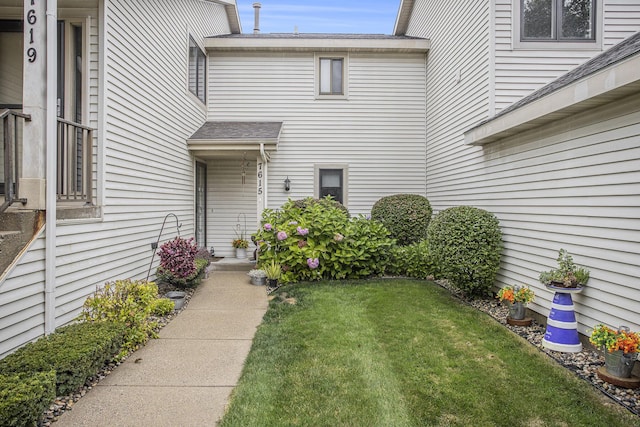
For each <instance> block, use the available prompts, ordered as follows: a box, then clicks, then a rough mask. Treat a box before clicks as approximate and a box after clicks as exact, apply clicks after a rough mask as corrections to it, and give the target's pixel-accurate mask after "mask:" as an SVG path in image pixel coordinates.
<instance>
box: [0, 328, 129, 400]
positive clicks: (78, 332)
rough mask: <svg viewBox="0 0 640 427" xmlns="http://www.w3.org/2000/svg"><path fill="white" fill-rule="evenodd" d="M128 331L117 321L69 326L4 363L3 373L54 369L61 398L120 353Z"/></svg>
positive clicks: (1, 361)
mask: <svg viewBox="0 0 640 427" xmlns="http://www.w3.org/2000/svg"><path fill="white" fill-rule="evenodd" d="M126 329H127V327H126V326H125V325H124V324H122V323H114V322H101V323H87V322H83V323H76V324H73V325H69V326H65V327H63V328H60V329H58V331H56V332H55V333H53V334H51V335H49V336H47V337H43V338H40V339H39V340H37V341H35V342H32V343H29V344H27V345H25V346H24V347H22V348H20V349H18V350H17V351H16V352H15V353H12V354H10V355H9V356H7V357H5V358H4V359H2V360H0V374H2V375H13V374H20V373H34V372H49V371H51V370H54V371H55V372H56V393H57V395H59V396H63V395H67V394H69V393H71V392H73V391H74V390H76V389H77V388H78V387H80V386H82V385H83V384H84V383H85V381H86V380H87V378H89V377H91V376H93V375H95V374H96V373H97V372H98V370H99V369H100V368H101V367H102V366H104V364H105V363H106V362H108V361H110V360H112V359H113V357H114V356H115V355H116V354H118V351H119V350H120V347H121V345H122V342H123V337H124V334H125V331H126Z"/></svg>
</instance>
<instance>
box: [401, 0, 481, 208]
mask: <svg viewBox="0 0 640 427" xmlns="http://www.w3.org/2000/svg"><path fill="white" fill-rule="evenodd" d="M453 12H454V10H453V8H452V7H451V5H450V4H448V3H447V2H440V1H426V0H425V1H420V0H418V1H416V3H415V6H414V10H413V14H412V18H411V20H410V22H409V25H408V29H407V35H408V36H415V37H424V38H427V39H429V40H430V41H431V49H430V50H429V54H428V57H427V112H426V121H427V132H426V143H427V162H426V165H427V170H426V172H427V196H428V198H429V200H430V201H431V203H432V205H433V207H434V208H435V209H436V210H441V209H444V208H447V207H449V206H452V205H456V204H458V203H457V201H456V198H455V197H453V196H452V194H451V191H452V190H455V189H456V188H458V187H461V186H463V185H464V176H465V175H466V173H467V171H468V170H469V163H470V162H472V163H473V162H474V160H473V159H476V158H478V157H479V156H481V149H480V148H478V147H467V146H465V145H464V144H463V139H464V138H463V132H464V131H465V130H467V129H468V128H470V127H471V126H473V125H474V124H476V123H478V122H479V121H481V120H484V119H486V118H488V117H489V105H490V90H489V70H490V63H489V48H490V42H489V4H488V2H486V1H482V2H478V1H476V0H466V1H463V2H458V3H457V4H456V7H455V13H453Z"/></svg>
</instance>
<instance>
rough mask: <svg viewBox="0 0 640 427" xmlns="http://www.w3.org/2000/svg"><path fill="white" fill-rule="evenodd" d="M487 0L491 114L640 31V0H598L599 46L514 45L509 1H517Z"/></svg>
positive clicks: (550, 43) (511, 3)
mask: <svg viewBox="0 0 640 427" xmlns="http://www.w3.org/2000/svg"><path fill="white" fill-rule="evenodd" d="M491 1H495V49H496V52H495V73H494V74H495V111H494V112H492V115H493V113H498V112H499V111H501V110H503V109H504V108H506V107H508V106H509V105H511V104H512V103H514V102H516V101H518V100H519V99H520V98H522V97H524V96H526V95H528V94H530V93H531V92H533V91H535V90H537V89H539V88H541V87H542V86H544V85H546V84H547V83H549V82H551V81H553V80H555V79H556V78H558V77H560V76H561V75H562V74H565V73H566V72H567V71H569V70H571V69H573V68H575V67H576V66H578V65H580V64H582V63H583V62H585V61H586V60H588V59H589V58H591V57H593V56H595V55H597V54H599V53H601V52H602V51H603V50H606V49H608V48H609V47H611V46H613V45H614V44H616V43H618V42H620V41H622V40H623V39H625V38H627V37H629V36H630V35H632V34H634V33H636V32H638V31H640V2H638V1H636V0H634V1H631V0H600V1H599V2H598V6H599V7H601V11H602V12H601V13H602V15H603V19H602V22H603V24H602V26H598V27H597V29H596V31H599V32H602V46H596V47H594V49H582V48H572V47H567V48H565V49H558V48H557V45H558V44H557V43H554V42H549V43H547V44H548V45H549V47H550V48H549V49H527V48H514V46H515V41H514V40H513V37H514V35H513V19H517V17H515V18H514V17H513V14H514V12H513V2H514V1H515V2H517V1H519V0H491ZM603 3H604V4H603ZM515 37H518V35H515ZM576 46H580V44H576Z"/></svg>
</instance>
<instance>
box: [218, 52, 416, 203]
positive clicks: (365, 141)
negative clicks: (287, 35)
mask: <svg viewBox="0 0 640 427" xmlns="http://www.w3.org/2000/svg"><path fill="white" fill-rule="evenodd" d="M344 54H345V53H344V52H342V53H341V52H332V53H331V55H330V56H331V57H336V56H338V55H344ZM209 57H210V69H209V70H210V72H209V82H210V85H209V87H210V88H211V90H210V92H209V114H208V119H209V120H249V121H253V120H257V121H282V122H283V123H284V125H283V128H282V134H281V137H280V144H279V148H278V151H277V152H274V153H273V154H272V158H271V162H270V163H269V166H268V167H269V172H268V182H267V191H268V207H270V208H277V207H279V206H281V205H282V204H283V203H284V202H285V201H286V200H287V198H289V197H291V198H293V199H299V198H304V197H307V196H313V195H314V186H315V185H316V183H314V167H315V165H323V164H344V165H347V166H348V172H349V174H348V177H347V182H348V187H347V192H348V195H347V199H348V208H349V210H350V211H351V212H352V213H353V214H357V213H363V214H366V213H368V212H369V211H370V209H371V206H372V205H373V204H374V203H375V202H376V201H377V200H378V199H379V198H380V197H382V196H384V195H388V194H394V193H401V192H402V193H417V194H423V195H424V194H425V170H424V165H425V141H424V132H425V122H424V113H425V57H424V55H416V54H367V53H351V54H349V55H348V61H347V62H348V70H347V71H346V72H347V73H348V99H316V97H315V92H316V89H315V88H314V81H315V79H314V71H315V64H314V54H313V53H312V52H309V53H268V52H262V53H261V52H243V53H240V54H234V53H225V52H210V53H209ZM287 176H288V177H289V179H290V180H291V191H290V192H288V193H286V192H285V191H284V185H283V181H284V179H285V178H286V177H287Z"/></svg>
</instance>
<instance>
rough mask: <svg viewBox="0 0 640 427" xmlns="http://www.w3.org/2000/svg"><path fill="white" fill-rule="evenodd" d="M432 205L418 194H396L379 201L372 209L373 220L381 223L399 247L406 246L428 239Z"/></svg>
mask: <svg viewBox="0 0 640 427" xmlns="http://www.w3.org/2000/svg"><path fill="white" fill-rule="evenodd" d="M431 213H432V209H431V205H430V204H429V200H427V198H426V197H424V196H420V195H418V194H395V195H393V196H386V197H383V198H381V199H380V200H378V201H377V202H376V203H375V204H374V205H373V208H371V219H375V220H377V221H380V222H381V223H382V224H384V226H385V227H386V228H387V229H388V230H389V231H390V232H391V237H393V238H394V239H396V241H397V242H398V245H401V246H406V245H410V244H412V243H417V242H420V241H421V240H424V239H426V237H427V228H428V227H429V221H430V220H431Z"/></svg>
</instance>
